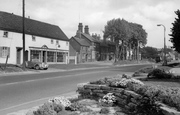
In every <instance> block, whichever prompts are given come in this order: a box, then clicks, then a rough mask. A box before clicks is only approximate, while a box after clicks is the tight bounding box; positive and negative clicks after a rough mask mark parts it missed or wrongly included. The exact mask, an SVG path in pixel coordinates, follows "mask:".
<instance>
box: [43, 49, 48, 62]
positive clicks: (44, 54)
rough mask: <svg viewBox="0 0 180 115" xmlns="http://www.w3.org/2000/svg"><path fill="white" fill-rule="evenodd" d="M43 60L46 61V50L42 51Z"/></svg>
mask: <svg viewBox="0 0 180 115" xmlns="http://www.w3.org/2000/svg"><path fill="white" fill-rule="evenodd" d="M43 62H45V63H46V62H47V55H46V51H43Z"/></svg>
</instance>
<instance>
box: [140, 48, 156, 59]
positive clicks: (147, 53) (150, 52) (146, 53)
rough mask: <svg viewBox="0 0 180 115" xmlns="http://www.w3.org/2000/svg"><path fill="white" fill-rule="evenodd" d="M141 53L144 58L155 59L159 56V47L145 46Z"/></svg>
mask: <svg viewBox="0 0 180 115" xmlns="http://www.w3.org/2000/svg"><path fill="white" fill-rule="evenodd" d="M141 55H142V58H145V59H150V58H152V59H155V58H156V57H158V56H159V52H158V50H157V48H154V47H149V46H147V47H144V48H142V49H141Z"/></svg>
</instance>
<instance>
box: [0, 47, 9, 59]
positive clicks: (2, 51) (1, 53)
mask: <svg viewBox="0 0 180 115" xmlns="http://www.w3.org/2000/svg"><path fill="white" fill-rule="evenodd" d="M7 55H9V57H10V47H0V57H7Z"/></svg>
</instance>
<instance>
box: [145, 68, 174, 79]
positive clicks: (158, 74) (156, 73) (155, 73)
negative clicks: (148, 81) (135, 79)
mask: <svg viewBox="0 0 180 115" xmlns="http://www.w3.org/2000/svg"><path fill="white" fill-rule="evenodd" d="M147 77H148V78H150V77H152V78H157V79H163V78H164V79H170V78H172V77H173V74H172V73H169V72H168V73H167V72H166V71H165V70H163V69H158V68H157V69H154V70H152V71H151V72H150V73H148V75H147Z"/></svg>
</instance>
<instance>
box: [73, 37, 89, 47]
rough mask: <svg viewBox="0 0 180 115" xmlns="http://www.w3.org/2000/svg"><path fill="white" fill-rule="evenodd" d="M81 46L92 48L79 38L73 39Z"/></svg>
mask: <svg viewBox="0 0 180 115" xmlns="http://www.w3.org/2000/svg"><path fill="white" fill-rule="evenodd" d="M73 38H74V39H75V40H76V41H77V42H78V43H79V44H80V45H81V46H90V44H89V43H88V42H87V41H86V40H85V39H81V38H77V37H73Z"/></svg>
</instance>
